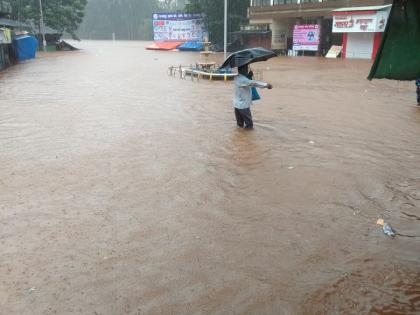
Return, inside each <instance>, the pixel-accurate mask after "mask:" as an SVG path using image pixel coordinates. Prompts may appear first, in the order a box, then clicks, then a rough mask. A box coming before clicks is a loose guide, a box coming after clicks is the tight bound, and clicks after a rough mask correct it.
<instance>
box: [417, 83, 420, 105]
mask: <svg viewBox="0 0 420 315" xmlns="http://www.w3.org/2000/svg"><path fill="white" fill-rule="evenodd" d="M417 104H418V105H420V86H418V87H417Z"/></svg>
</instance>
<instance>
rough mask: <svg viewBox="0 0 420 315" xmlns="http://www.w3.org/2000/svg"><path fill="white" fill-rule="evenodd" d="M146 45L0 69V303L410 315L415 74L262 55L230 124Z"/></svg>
mask: <svg viewBox="0 0 420 315" xmlns="http://www.w3.org/2000/svg"><path fill="white" fill-rule="evenodd" d="M147 44H148V43H142V42H117V43H114V44H113V43H112V42H100V41H98V42H95V41H91V42H89V41H86V42H82V43H78V44H77V45H78V46H79V47H82V48H83V50H81V51H78V52H60V53H49V54H46V55H42V54H41V55H40V56H39V58H37V59H35V60H33V61H30V62H26V63H23V64H20V65H17V66H15V67H12V68H9V69H8V70H6V71H3V72H1V73H0V148H1V150H0V252H1V256H0V257H1V258H0V274H1V281H0V314H103V315H108V314H109V315H114V314H153V315H154V314H220V315H222V314H273V315H274V314H275V315H278V314H307V315H312V314H404V315H405V314H413V315H414V314H420V141H419V139H420V108H419V107H417V106H415V86H414V83H413V82H396V81H387V80H374V81H372V82H369V81H367V80H366V76H367V74H368V71H369V69H370V61H361V60H327V59H320V58H311V57H296V58H286V57H279V58H275V59H272V60H270V61H268V62H265V63H259V64H256V65H255V66H253V68H254V70H259V71H260V72H261V73H262V77H263V79H264V80H266V81H268V82H271V83H272V84H273V86H274V88H273V90H270V91H269V90H262V91H261V93H260V94H261V97H262V100H261V101H258V102H255V104H254V106H253V108H252V110H253V115H254V127H255V129H254V130H253V131H245V130H240V129H237V128H236V122H235V120H234V114H233V108H232V106H231V99H232V94H233V86H232V83H225V82H208V81H204V80H200V81H199V82H197V81H194V82H192V81H190V80H181V79H179V78H174V77H170V76H168V75H167V68H168V66H170V65H179V64H191V63H194V62H195V61H197V60H198V59H199V54H197V53H186V52H184V53H183V52H154V51H147V50H145V49H144V46H146V45H147ZM217 58H219V60H221V56H218V57H217ZM378 218H383V219H385V221H386V222H389V223H390V224H391V225H392V226H393V227H394V228H395V229H396V230H397V232H399V233H400V234H404V235H405V236H397V237H396V238H395V239H391V238H389V237H387V236H386V235H384V234H383V232H382V229H381V227H380V226H378V225H376V221H377V219H378Z"/></svg>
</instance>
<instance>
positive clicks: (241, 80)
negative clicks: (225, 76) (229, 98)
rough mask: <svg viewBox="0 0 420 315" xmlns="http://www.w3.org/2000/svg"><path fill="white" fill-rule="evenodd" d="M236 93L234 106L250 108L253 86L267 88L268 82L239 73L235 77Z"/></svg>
mask: <svg viewBox="0 0 420 315" xmlns="http://www.w3.org/2000/svg"><path fill="white" fill-rule="evenodd" d="M234 84H235V95H234V98H233V106H234V107H236V108H238V109H244V108H249V107H250V106H251V104H252V92H251V87H259V88H266V87H268V83H265V82H262V81H256V80H250V79H248V78H247V77H246V76H244V75H242V74H239V75H238V76H237V77H235V80H234Z"/></svg>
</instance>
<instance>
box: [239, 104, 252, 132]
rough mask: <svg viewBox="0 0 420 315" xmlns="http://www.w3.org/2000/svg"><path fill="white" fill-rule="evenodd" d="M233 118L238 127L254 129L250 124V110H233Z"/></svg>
mask: <svg viewBox="0 0 420 315" xmlns="http://www.w3.org/2000/svg"><path fill="white" fill-rule="evenodd" d="M235 117H236V123H237V124H238V127H241V128H242V127H245V128H248V129H251V128H253V127H254V123H253V122H252V115H251V108H243V109H239V108H235Z"/></svg>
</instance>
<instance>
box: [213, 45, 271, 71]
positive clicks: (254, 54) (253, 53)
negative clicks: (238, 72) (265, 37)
mask: <svg viewBox="0 0 420 315" xmlns="http://www.w3.org/2000/svg"><path fill="white" fill-rule="evenodd" d="M273 57H277V55H276V53H275V52H274V51H272V50H269V49H265V48H262V47H257V48H249V49H244V50H240V51H237V52H234V53H233V54H231V55H230V56H229V57H227V58H226V60H225V61H224V62H223V64H222V65H221V67H220V69H223V68H235V67H241V66H245V65H247V64H250V63H253V62H258V61H266V60H268V59H270V58H273Z"/></svg>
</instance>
